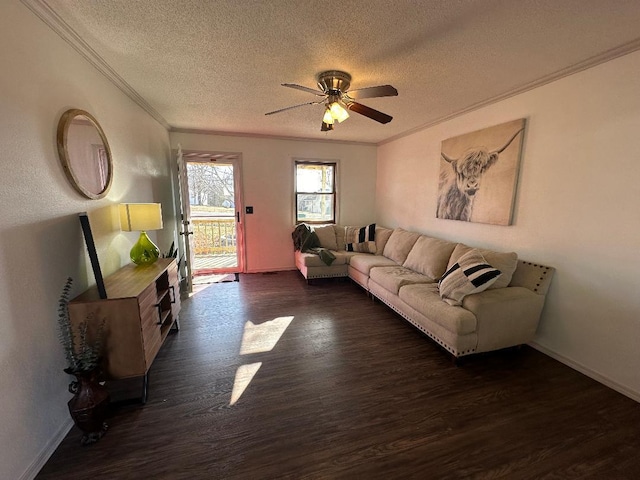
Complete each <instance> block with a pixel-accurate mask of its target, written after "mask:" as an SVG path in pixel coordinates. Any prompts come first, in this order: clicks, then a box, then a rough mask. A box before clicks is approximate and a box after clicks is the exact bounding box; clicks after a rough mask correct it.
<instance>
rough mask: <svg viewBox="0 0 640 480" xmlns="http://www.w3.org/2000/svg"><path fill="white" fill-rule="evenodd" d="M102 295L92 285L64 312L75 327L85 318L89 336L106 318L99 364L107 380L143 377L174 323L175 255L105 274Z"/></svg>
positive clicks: (177, 304) (176, 293)
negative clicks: (173, 257) (101, 296)
mask: <svg viewBox="0 0 640 480" xmlns="http://www.w3.org/2000/svg"><path fill="white" fill-rule="evenodd" d="M104 284H105V289H106V291H107V298H106V299H101V298H100V295H99V294H98V289H97V287H95V286H94V287H92V288H90V289H88V290H87V291H85V292H83V293H82V294H80V295H78V296H77V297H76V298H74V299H73V300H71V302H69V317H70V319H71V323H72V325H73V326H74V327H75V328H77V326H78V324H79V323H80V322H82V321H83V320H88V321H89V328H88V332H89V333H88V334H89V337H91V336H93V335H95V332H96V329H97V327H98V325H99V324H100V323H101V322H102V320H103V319H104V320H105V331H104V334H105V335H104V350H103V356H104V359H103V361H104V364H103V371H104V373H105V376H106V378H107V379H109V380H111V379H124V378H131V377H144V387H143V401H145V400H146V383H147V382H146V380H147V373H148V372H149V368H151V364H152V363H153V360H154V359H155V357H156V354H157V353H158V351H159V350H160V347H161V346H162V344H163V343H164V340H165V338H166V337H167V335H168V333H169V330H170V329H171V327H172V326H175V327H176V328H177V327H178V314H179V312H180V293H179V292H180V290H179V288H180V287H179V278H178V267H177V265H176V261H175V260H174V259H159V260H158V261H157V262H156V263H154V264H152V265H145V266H137V265H134V264H129V265H126V266H124V267H122V268H121V269H120V270H118V271H117V272H115V273H113V274H112V275H109V276H108V277H106V278H105V279H104Z"/></svg>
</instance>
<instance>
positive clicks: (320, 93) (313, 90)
mask: <svg viewBox="0 0 640 480" xmlns="http://www.w3.org/2000/svg"><path fill="white" fill-rule="evenodd" d="M282 86H283V87H289V88H295V89H296V90H302V91H303V92H307V93H313V94H314V95H318V96H319V97H325V96H326V94H325V93H324V92H323V91H321V90H318V89H317V88H309V87H305V86H304V85H298V84H296V83H283V84H282Z"/></svg>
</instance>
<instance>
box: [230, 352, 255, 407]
mask: <svg viewBox="0 0 640 480" xmlns="http://www.w3.org/2000/svg"><path fill="white" fill-rule="evenodd" d="M261 366H262V362H257V363H250V364H248V365H240V366H239V367H238V370H236V378H235V380H234V382H233V391H232V392H231V401H230V402H229V405H235V404H236V402H237V401H238V400H240V397H241V396H242V394H243V393H244V391H245V390H246V389H247V387H248V386H249V384H250V383H251V380H253V377H254V376H255V374H256V373H258V370H260V367H261Z"/></svg>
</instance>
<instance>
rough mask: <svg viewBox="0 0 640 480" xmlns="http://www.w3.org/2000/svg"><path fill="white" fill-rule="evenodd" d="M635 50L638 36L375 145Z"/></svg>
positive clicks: (378, 144) (388, 141) (639, 42)
mask: <svg viewBox="0 0 640 480" xmlns="http://www.w3.org/2000/svg"><path fill="white" fill-rule="evenodd" d="M637 50H640V38H638V39H636V40H633V41H631V42H628V43H625V44H623V45H620V46H618V47H615V48H612V49H610V50H607V51H605V52H603V53H600V54H598V55H594V56H593V57H589V58H587V59H586V60H583V61H582V62H578V63H575V64H573V65H571V66H569V67H567V68H563V69H562V70H558V71H556V72H553V73H551V74H549V75H546V76H544V77H542V78H539V79H537V80H534V81H532V82H529V83H526V84H524V85H520V86H519V87H516V88H514V89H513V90H510V91H508V92H506V93H503V94H500V95H497V96H495V97H491V98H487V99H486V100H483V101H481V102H478V103H476V104H474V105H471V106H469V107H467V108H463V109H462V110H458V111H456V112H454V113H451V114H449V115H445V116H443V117H440V118H437V119H435V120H433V121H431V122H429V123H425V124H422V125H420V126H418V127H414V128H411V129H409V130H407V131H405V132H402V133H400V134H398V135H394V136H393V137H389V138H387V139H385V140H382V141H381V142H378V143H377V144H376V145H377V146H381V145H384V144H386V143H391V142H394V141H396V140H399V139H401V138H404V137H408V136H409V135H412V134H414V133H417V132H420V131H422V130H426V129H427V128H431V127H434V126H436V125H438V124H440V123H443V122H446V121H447V120H452V119H453V118H456V117H459V116H461V115H464V114H466V113H470V112H473V111H474V110H478V109H480V108H483V107H486V106H488V105H492V104H494V103H498V102H500V101H502V100H506V99H507V98H510V97H514V96H516V95H519V94H521V93H524V92H528V91H529V90H533V89H534V88H538V87H541V86H543V85H546V84H548V83H551V82H555V81H556V80H560V79H561V78H564V77H568V76H570V75H573V74H575V73H579V72H582V71H584V70H587V69H589V68H591V67H595V66H597V65H600V64H602V63H606V62H608V61H610V60H614V59H616V58H618V57H622V56H624V55H627V54H629V53H633V52H635V51H637Z"/></svg>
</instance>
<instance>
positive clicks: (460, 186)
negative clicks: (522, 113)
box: [436, 118, 525, 225]
mask: <svg viewBox="0 0 640 480" xmlns="http://www.w3.org/2000/svg"><path fill="white" fill-rule="evenodd" d="M524 127H525V119H524V118H522V119H519V120H514V121H511V122H507V123H503V124H501V125H496V126H493V127H489V128H485V129H482V130H477V131H475V132H471V133H467V134H464V135H459V136H457V137H453V138H449V139H447V140H444V141H443V142H442V148H441V153H440V182H439V188H438V207H437V211H436V217H437V218H443V219H447V220H461V221H464V222H476V223H490V224H493V225H511V222H512V216H513V202H514V199H515V194H516V184H517V181H518V169H519V166H520V154H521V150H522V141H523V138H524Z"/></svg>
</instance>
